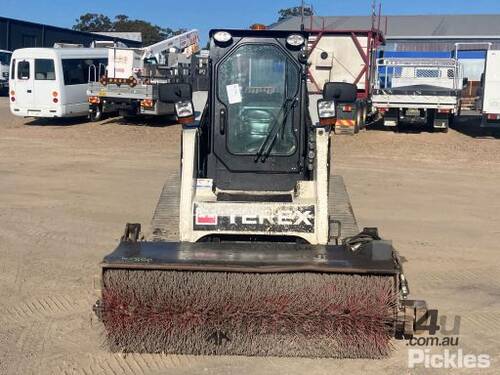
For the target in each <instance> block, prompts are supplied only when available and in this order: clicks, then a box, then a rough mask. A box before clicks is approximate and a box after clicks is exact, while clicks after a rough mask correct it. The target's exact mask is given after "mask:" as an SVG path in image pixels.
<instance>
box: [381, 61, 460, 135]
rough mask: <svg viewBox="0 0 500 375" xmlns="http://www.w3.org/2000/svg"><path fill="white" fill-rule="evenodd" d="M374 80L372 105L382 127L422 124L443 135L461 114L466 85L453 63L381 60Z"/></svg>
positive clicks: (458, 67) (457, 65)
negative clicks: (441, 132) (378, 115)
mask: <svg viewBox="0 0 500 375" xmlns="http://www.w3.org/2000/svg"><path fill="white" fill-rule="evenodd" d="M376 77H377V78H376V83H375V90H374V91H373V95H372V103H373V106H374V107H375V108H376V109H377V110H378V112H379V114H380V115H381V117H382V118H383V119H384V125H385V126H388V127H394V128H395V127H397V126H398V125H399V123H400V121H406V122H410V123H422V122H425V123H427V124H428V125H429V126H430V127H431V128H432V129H440V130H441V131H444V132H446V131H448V127H449V125H450V124H451V123H452V122H453V120H454V118H455V116H457V115H459V114H460V102H461V91H462V88H463V85H464V84H465V83H466V82H465V81H464V79H463V70H462V66H461V64H460V63H459V62H458V60H456V59H444V58H439V59H415V58H413V59H408V58H382V59H379V60H377V66H376Z"/></svg>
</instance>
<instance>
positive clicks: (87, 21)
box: [73, 13, 186, 46]
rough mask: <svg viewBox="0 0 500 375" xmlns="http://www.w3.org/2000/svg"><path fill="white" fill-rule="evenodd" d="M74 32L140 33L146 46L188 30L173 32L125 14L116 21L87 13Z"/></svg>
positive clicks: (119, 15)
mask: <svg viewBox="0 0 500 375" xmlns="http://www.w3.org/2000/svg"><path fill="white" fill-rule="evenodd" d="M76 22H77V23H76V24H75V25H74V26H73V29H74V30H79V31H117V32H140V33H141V34H142V42H143V44H144V45H145V46H148V45H151V44H154V43H157V42H159V41H161V40H164V39H166V38H169V37H171V36H174V35H177V34H180V33H183V32H185V31H186V29H178V30H173V29H171V28H169V27H167V28H163V27H160V26H158V25H153V24H152V23H150V22H147V21H144V20H136V19H130V18H129V17H128V16H127V15H125V14H118V15H117V16H115V18H114V21H111V20H110V19H109V17H107V16H105V15H103V14H95V13H86V14H84V15H82V16H80V18H79V19H77V20H76Z"/></svg>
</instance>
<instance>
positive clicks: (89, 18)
mask: <svg viewBox="0 0 500 375" xmlns="http://www.w3.org/2000/svg"><path fill="white" fill-rule="evenodd" d="M75 22H76V23H75V25H74V26H73V30H78V31H110V30H111V29H112V28H113V22H111V20H110V18H109V17H108V16H105V15H104V14H97V13H85V14H82V15H81V16H80V18H77V19H76V20H75Z"/></svg>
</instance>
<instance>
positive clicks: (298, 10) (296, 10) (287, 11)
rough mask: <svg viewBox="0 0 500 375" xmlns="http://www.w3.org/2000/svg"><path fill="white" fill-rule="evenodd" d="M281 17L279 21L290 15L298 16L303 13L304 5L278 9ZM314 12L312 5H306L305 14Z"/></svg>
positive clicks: (310, 14) (309, 14)
mask: <svg viewBox="0 0 500 375" xmlns="http://www.w3.org/2000/svg"><path fill="white" fill-rule="evenodd" d="M278 14H279V18H278V21H282V20H284V19H287V18H289V17H296V16H301V15H302V7H301V6H298V7H292V8H284V9H281V10H279V11H278ZM313 14H314V12H313V9H312V7H310V6H304V16H312V15H313Z"/></svg>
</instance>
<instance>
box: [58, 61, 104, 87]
mask: <svg viewBox="0 0 500 375" xmlns="http://www.w3.org/2000/svg"><path fill="white" fill-rule="evenodd" d="M99 63H101V64H103V65H104V66H105V65H107V59H99V58H94V59H92V58H90V59H62V67H63V74H64V84H65V85H66V86H71V85H83V84H87V83H88V81H89V78H90V79H91V80H93V79H94V76H95V73H97V72H98V71H99ZM91 66H94V67H95V68H94V67H93V68H92V69H93V70H92V72H90V75H89V68H90V67H91ZM104 69H105V67H104V68H102V69H101V74H102V75H104V74H105V72H104V71H102V70H104ZM94 72H95V73H94ZM97 79H98V78H97Z"/></svg>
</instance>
